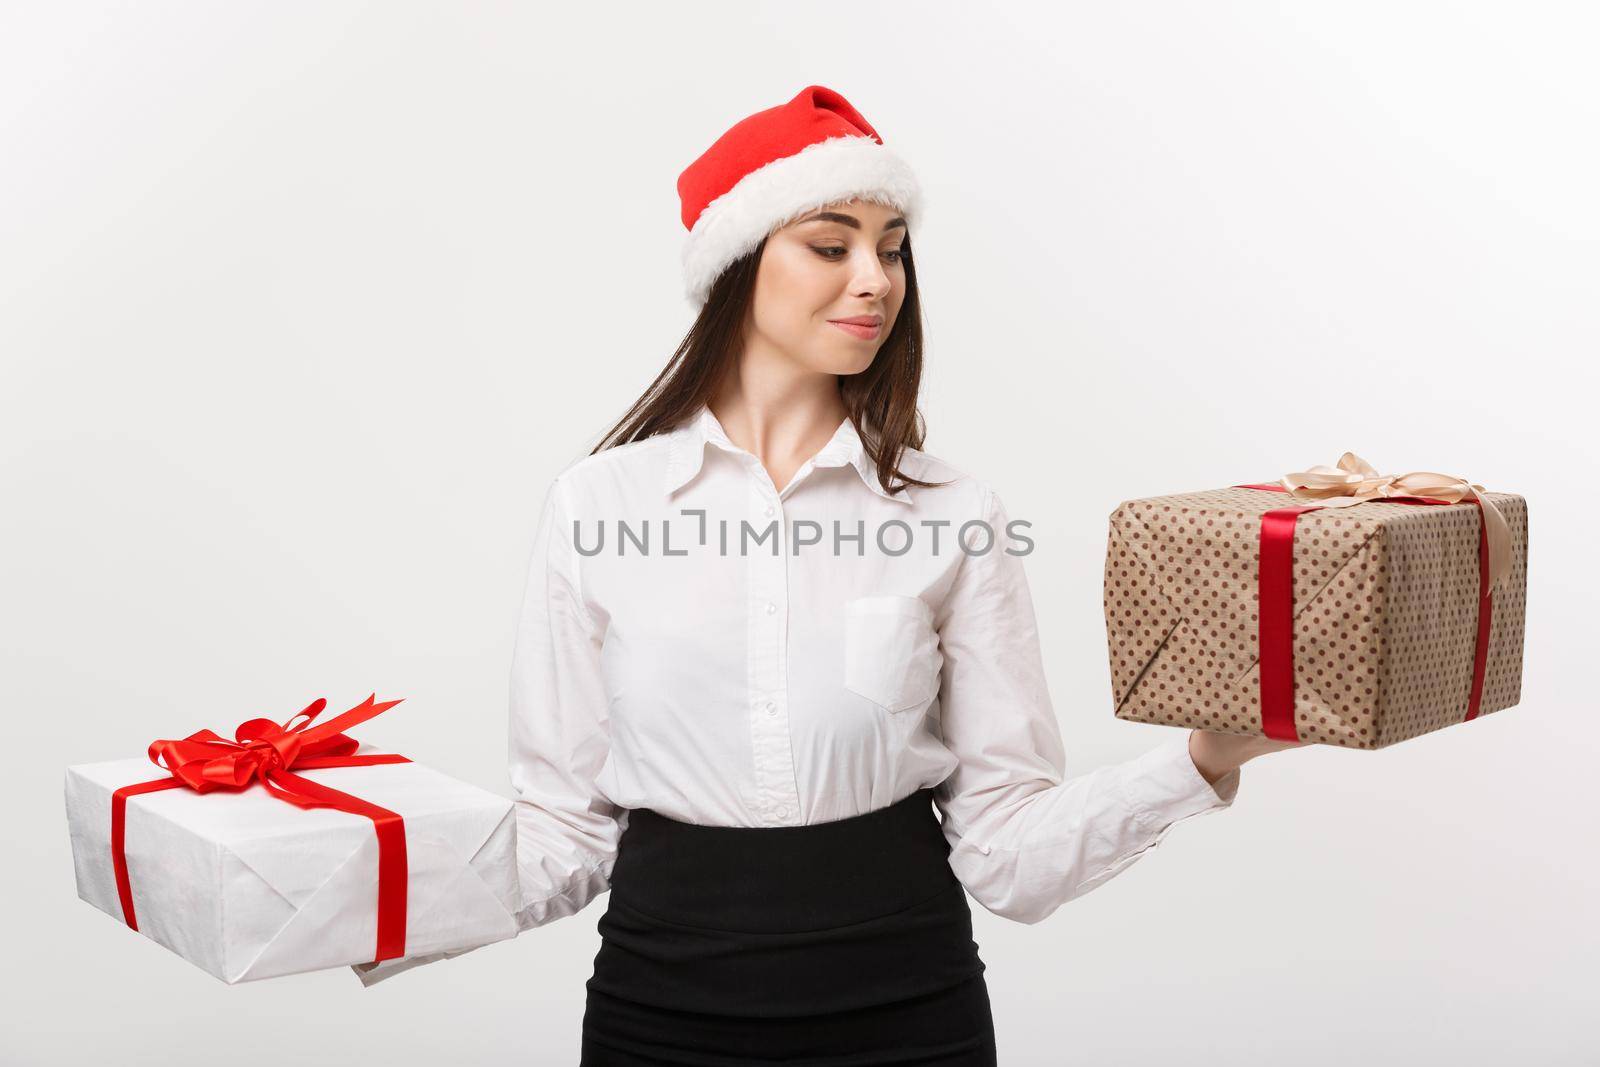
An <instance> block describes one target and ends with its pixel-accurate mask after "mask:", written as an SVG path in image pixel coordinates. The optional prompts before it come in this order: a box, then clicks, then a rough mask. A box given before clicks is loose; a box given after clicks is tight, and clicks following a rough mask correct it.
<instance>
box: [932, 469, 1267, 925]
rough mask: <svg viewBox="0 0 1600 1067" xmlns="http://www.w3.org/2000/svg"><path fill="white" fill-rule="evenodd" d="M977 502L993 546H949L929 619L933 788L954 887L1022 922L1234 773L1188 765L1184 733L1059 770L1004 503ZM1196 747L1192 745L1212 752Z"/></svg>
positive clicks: (1184, 813)
mask: <svg viewBox="0 0 1600 1067" xmlns="http://www.w3.org/2000/svg"><path fill="white" fill-rule="evenodd" d="M980 509H981V511H982V517H983V518H984V520H985V521H986V522H988V524H989V525H990V527H991V528H992V529H994V530H995V532H996V537H995V539H994V544H993V547H992V548H991V549H990V550H989V551H988V552H987V553H984V554H983V555H965V556H963V558H962V559H961V560H960V561H959V565H958V569H957V572H956V575H955V578H954V580H953V583H952V585H951V588H950V590H949V592H948V594H947V596H946V598H945V602H944V604H943V605H942V606H941V608H940V609H939V612H938V614H937V616H936V619H935V624H936V626H937V628H938V630H939V640H940V649H941V651H942V653H943V655H944V666H943V669H942V677H941V680H940V681H941V685H940V695H939V715H940V728H941V731H942V735H943V740H944V743H945V746H946V747H947V748H949V749H950V750H951V752H953V753H954V754H955V755H956V756H957V757H958V759H959V761H960V762H959V764H958V765H957V767H956V769H955V770H954V771H952V772H951V774H950V776H949V777H948V778H946V779H945V780H944V781H943V782H941V783H940V784H939V786H938V787H937V788H936V789H935V791H934V798H935V802H936V804H937V805H938V807H939V809H940V811H941V813H942V814H943V815H944V829H945V836H946V838H947V839H948V840H949V841H950V844H951V852H950V865H951V867H952V868H953V869H954V871H955V873H956V875H957V876H958V877H959V878H960V879H961V881H962V883H963V884H964V885H965V886H966V887H967V890H968V891H969V892H970V893H971V894H972V895H973V897H974V898H975V899H977V900H978V902H979V903H981V904H982V905H983V906H984V907H985V908H987V909H988V910H989V911H991V912H994V913H995V914H997V915H1002V916H1004V917H1006V918H1010V919H1014V920H1016V921H1018V922H1025V923H1034V922H1038V921H1040V920H1041V919H1043V918H1045V917H1046V916H1048V915H1049V914H1050V913H1051V912H1053V911H1054V910H1055V909H1056V908H1057V907H1059V906H1060V905H1061V904H1063V903H1065V902H1066V901H1068V900H1071V899H1072V898H1074V897H1076V896H1080V895H1082V894H1084V893H1086V892H1088V891H1089V890H1091V889H1093V888H1095V887H1096V886H1099V885H1101V884H1103V883H1104V882H1106V881H1107V880H1109V879H1110V878H1112V877H1113V876H1115V875H1116V874H1117V873H1119V872H1121V871H1122V870H1124V869H1126V868H1127V867H1128V866H1129V865H1130V864H1131V863H1133V862H1135V861H1136V860H1137V859H1138V858H1139V857H1141V856H1142V855H1144V854H1145V853H1147V852H1148V851H1149V850H1150V849H1152V848H1154V847H1156V846H1157V845H1158V844H1159V843H1160V841H1161V840H1162V838H1164V837H1165V836H1166V834H1167V833H1168V832H1169V831H1170V830H1171V828H1172V827H1173V826H1174V825H1175V824H1177V823H1178V822H1180V821H1182V820H1183V819H1186V818H1189V817H1191V816H1194V815H1199V814H1202V813H1205V812H1210V811H1215V810H1218V809H1220V808H1225V807H1227V806H1229V805H1230V804H1232V803H1233V799H1234V796H1235V794H1236V793H1237V791H1238V787H1239V772H1238V766H1237V764H1234V765H1232V766H1228V763H1229V760H1228V759H1219V760H1216V761H1215V762H1211V761H1209V760H1208V762H1207V765H1206V771H1207V772H1208V773H1202V771H1201V769H1200V767H1199V765H1198V764H1197V761H1196V760H1195V758H1194V757H1193V756H1191V754H1190V745H1191V741H1192V738H1193V737H1194V734H1193V733H1191V732H1185V733H1183V734H1181V735H1179V736H1176V737H1173V738H1171V739H1170V740H1168V741H1166V742H1164V743H1163V744H1161V745H1159V746H1158V747H1156V748H1154V749H1152V750H1150V751H1148V752H1146V753H1144V754H1143V755H1141V756H1139V757H1137V758H1135V759H1132V760H1129V761H1127V762H1124V763H1121V764H1115V765H1112V766H1107V767H1099V768H1096V769H1095V770H1093V771H1090V772H1089V773H1087V774H1084V775H1081V776H1079V777H1076V778H1070V779H1069V778H1067V777H1066V774H1065V765H1066V761H1065V753H1064V750H1063V746H1062V741H1061V732H1060V728H1059V726H1058V725H1057V723H1056V717H1055V712H1054V710H1053V708H1052V707H1051V702H1050V697H1049V694H1048V691H1047V689H1046V686H1045V678H1044V662H1043V656H1042V655H1041V652H1040V644H1039V635H1038V630H1037V626H1036V622H1035V617H1034V611H1033V602H1032V599H1031V595H1030V593H1029V589H1028V582H1027V577H1026V575H1025V574H1024V572H1023V566H1022V560H1021V559H1020V558H1019V557H1017V556H1013V555H1008V554H1007V553H1006V551H1005V546H1006V544H1007V539H1006V538H1005V537H1003V536H1001V535H1003V534H1004V532H1005V529H1006V523H1007V521H1008V518H1007V515H1006V510H1005V507H1004V505H1003V504H1002V503H1001V501H1000V499H999V497H998V496H996V495H995V494H994V493H993V492H992V491H989V490H987V489H985V490H982V495H981V501H980ZM1206 744H1208V743H1202V744H1201V745H1200V746H1199V748H1198V751H1200V752H1201V754H1202V756H1209V755H1211V754H1212V750H1211V749H1210V748H1208V747H1206ZM1217 772H1220V773H1217Z"/></svg>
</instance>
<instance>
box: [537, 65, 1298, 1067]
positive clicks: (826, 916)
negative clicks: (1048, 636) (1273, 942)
mask: <svg viewBox="0 0 1600 1067" xmlns="http://www.w3.org/2000/svg"><path fill="white" fill-rule="evenodd" d="M678 190H679V193H680V196H681V198H682V204H683V221H684V225H685V226H686V227H688V229H689V240H688V245H687V247H686V248H685V253H684V264H685V269H686V273H687V283H688V292H689V296H690V299H691V300H692V301H693V302H694V303H695V304H696V305H697V306H698V307H699V316H698V318H697V319H696V321H695V323H694V325H693V327H692V328H691V329H690V331H689V334H688V336H687V338H686V339H685V340H684V342H683V344H682V345H681V346H680V348H679V350H678V351H677V353H676V354H675V355H674V357H673V359H672V360H671V361H670V362H669V364H668V365H667V367H666V368H665V369H664V370H663V371H662V372H661V374H660V375H659V376H658V377H657V379H656V380H655V382H654V383H652V385H651V387H650V389H649V390H648V391H647V392H646V393H645V395H644V396H642V397H641V398H640V399H639V400H638V401H636V402H635V403H634V405H633V407H632V408H631V410H629V412H628V413H627V414H626V415H625V416H624V417H623V418H622V420H621V421H620V422H619V423H618V424H617V425H616V426H614V427H613V428H612V429H611V430H610V432H609V433H608V434H607V435H606V437H605V438H604V439H603V440H602V441H601V443H600V445H599V446H598V447H597V448H596V449H595V450H594V452H593V453H591V454H590V455H588V456H586V457H584V458H583V459H581V460H579V461H578V462H576V463H573V464H571V465H569V466H568V467H567V468H566V469H565V470H563V471H562V472H561V473H560V474H559V475H558V476H557V477H556V478H555V479H554V481H553V482H552V484H551V485H550V486H549V487H548V490H547V495H546V497H545V500H544V506H543V513H542V517H541V520H540V523H539V527H538V534H537V541H536V549H535V556H534V560H533V566H532V569H531V572H530V576H529V581H528V585H527V595H526V602H525V605H524V609H523V614H522V622H521V626H520V629H519V633H518V643H517V651H516V656H515V662H514V665H513V686H512V704H511V753H510V754H511V778H512V783H513V786H514V787H515V790H516V795H517V800H518V803H517V812H518V841H519V846H518V847H519V856H520V873H521V883H522V893H523V907H522V912H521V915H520V925H521V926H522V928H523V929H528V928H532V927H535V926H539V925H542V924H544V923H548V922H551V921H553V920H555V919H559V918H561V917H563V916H567V915H571V914H573V913H575V912H577V911H578V910H579V909H581V908H583V907H584V906H585V905H587V904H588V903H589V902H590V901H592V900H594V899H595V898H596V897H598V896H600V895H601V894H602V893H606V892H607V891H608V890H609V897H608V903H607V907H606V911H605V913H604V914H603V915H602V916H601V918H600V920H599V929H600V933H601V935H602V945H601V948H600V951H599V954H598V955H597V956H596V957H595V960H594V973H593V976H592V977H591V978H590V979H589V982H588V987H587V988H588V1001H587V1007H586V1011H585V1015H584V1020H583V1039H582V1040H583V1054H582V1063H583V1064H584V1065H586V1067H611V1065H640V1064H657V1063H672V1064H723V1065H726V1064H737V1063H748V1062H757V1061H759V1062H766V1061H781V1062H785V1063H816V1064H823V1063H827V1064H846V1063H848V1064H852V1065H858V1064H871V1063H895V1064H913V1063H915V1064H929V1065H944V1067H957V1065H963V1067H964V1065H977V1064H994V1063H995V1062H996V1049H995V1037H994V1029H993V1022H992V1019H991V1015H990V1005H989V998H988V992H987V988H986V985H985V982H984V978H983V970H984V963H983V962H982V961H981V960H980V959H979V956H978V952H977V948H978V946H977V945H976V943H975V942H974V941H973V939H972V917H971V912H970V910H969V908H968V905H967V901H966V894H967V893H970V894H971V895H972V896H974V897H976V898H977V900H978V901H979V902H980V903H981V904H982V905H983V906H984V907H986V908H987V909H988V910H990V911H992V912H994V913H995V914H998V915H1003V916H1006V917H1007V918H1011V919H1015V920H1017V921H1019V922H1026V923H1033V922H1038V921H1039V920H1041V919H1043V918H1045V917H1046V916H1047V915H1049V914H1050V913H1051V912H1052V911H1054V910H1055V909H1056V908H1057V907H1058V906H1060V905H1061V904H1062V903H1064V902H1065V901H1068V900H1070V899H1072V898H1073V897H1075V896H1078V895H1080V894H1082V893H1084V892H1087V891H1088V890H1090V889H1092V888H1094V887H1095V886H1097V885H1099V884H1101V883H1103V882H1104V881H1106V880H1107V879H1109V878H1111V877H1112V876H1113V875H1115V874H1117V873H1118V872H1120V871H1122V870H1123V869H1125V868H1126V867H1127V866H1128V865H1129V864H1130V863H1132V862H1134V861H1135V860H1136V859H1137V858H1138V857H1139V856H1141V855H1143V854H1144V853H1145V852H1146V851H1148V850H1149V849H1150V848H1152V847H1153V846H1155V845H1156V844H1157V843H1158V842H1159V841H1160V840H1161V839H1162V837H1164V836H1165V835H1166V833H1167V832H1168V830H1169V829H1170V828H1171V827H1172V825H1173V824H1175V823H1176V822H1178V821H1180V820H1182V819H1184V818H1187V817H1190V816H1193V815H1196V814H1199V813H1202V812H1208V811H1213V810H1216V809H1219V808H1223V807H1226V806H1228V805H1229V804H1231V803H1232V800H1233V797H1234V794H1235V792H1236V790H1237V788H1238V781H1239V773H1238V768H1239V766H1240V765H1241V764H1243V763H1244V762H1245V761H1246V760H1248V759H1250V758H1252V757H1254V756H1256V755H1260V754H1262V753H1264V752H1268V751H1272V750H1274V749H1277V748H1282V747H1288V746H1286V745H1284V744H1282V743H1280V742H1271V741H1265V740H1262V739H1255V738H1247V737H1240V736H1232V735H1223V734H1213V733H1205V732H1200V731H1192V732H1186V733H1185V734H1183V735H1180V736H1178V737H1176V738H1174V739H1173V740H1172V741H1171V742H1169V743H1167V744H1164V745H1162V746H1161V747H1159V748H1157V749H1155V750H1153V751H1151V752H1149V753H1147V754H1145V755H1143V756H1141V757H1139V758H1138V759H1135V760H1132V761H1130V762H1128V763H1125V764H1122V765H1118V766H1111V767H1105V768H1101V769H1098V770H1096V771H1094V772H1092V773H1090V774H1087V775H1084V776H1082V777H1078V778H1074V779H1071V780H1066V779H1065V778H1064V766H1065V764H1064V758H1063V750H1062V741H1061V736H1060V732H1059V729H1058V727H1057V724H1056V717H1055V713H1054V711H1053V710H1052V707H1051V703H1050V698H1049V695H1048V694H1047V692H1046V688H1045V680H1044V666H1043V662H1042V656H1041V653H1040V647H1039V640H1038V633H1037V631H1036V629H1035V624H1034V613H1033V605H1032V602H1031V599H1030V595H1029V590H1028V584H1027V580H1026V578H1025V576H1024V573H1023V565H1022V562H1021V559H1020V556H1021V555H1022V554H1025V553H1026V551H1027V550H1028V547H1029V546H1030V545H1031V540H1030V539H1028V538H1027V536H1026V532H1025V531H1026V524H1025V523H1019V524H1016V525H1013V524H1012V523H1011V522H1010V521H1009V518H1008V515H1007V512H1006V509H1005V507H1004V505H1003V504H1002V503H1001V501H1000V498H999V497H998V496H997V495H996V494H995V493H994V491H993V490H992V489H990V488H989V487H988V486H987V485H985V484H984V483H983V482H981V481H979V480H977V479H975V478H973V477H971V476H970V475H968V474H966V473H964V472H962V471H960V470H958V469H956V468H955V467H952V466H951V465H949V464H948V463H945V462H943V461H942V460H939V459H937V458H935V457H934V456H933V455H931V454H929V453H927V452H925V451H923V450H922V444H923V428H922V425H921V421H920V417H919V415H918V412H917V392H918V385H919V382H920V380H921V374H922V332H921V325H920V321H919V318H920V312H919V306H918V297H917V286H916V271H915V268H914V265H913V259H912V257H911V238H910V234H911V230H912V229H913V228H914V226H915V223H916V219H917V217H918V210H919V194H918V187H917V183H916V180H915V178H914V177H913V175H912V173H911V171H910V170H909V168H908V167H907V166H906V165H905V163H904V162H902V161H901V160H900V159H899V158H897V157H896V156H894V155H893V154H891V153H890V151H889V150H888V149H886V148H884V147H883V144H882V140H881V138H880V137H879V136H878V134H877V132H876V131H875V130H874V129H873V128H872V127H871V126H870V125H869V124H868V123H867V121H866V120H865V119H864V118H863V117H862V116H861V115H860V114H859V113H858V112H857V111H856V110H855V109H853V108H852V107H851V106H850V104H849V103H848V102H846V101H845V99H844V98H843V97H841V96H840V95H839V94H838V93H835V92H832V91H831V90H829V89H826V88H823V87H821V86H815V85H813V86H808V87H807V88H805V89H803V90H802V91H801V92H800V93H799V94H797V95H796V96H795V97H794V98H793V99H791V100H790V101H788V102H787V103H785V104H782V105H780V106H778V107H774V108H771V109H768V110H765V111H761V112H759V113H757V114H754V115H751V116H750V117H748V118H746V119H744V120H743V121H741V122H739V123H738V124H737V125H735V126H733V127H732V128H731V129H730V130H728V132H727V133H725V134H724V135H723V136H722V137H721V138H720V139H718V140H717V142H716V143H715V144H713V145H712V146H711V147H710V148H709V149H708V150H707V151H706V152H705V153H704V154H703V155H701V156H700V158H698V159H697V160H696V161H695V162H694V163H693V164H691V165H690V166H689V168H688V169H687V170H685V171H684V172H683V174H682V176H681V177H680V178H679V180H678ZM936 813H937V814H936Z"/></svg>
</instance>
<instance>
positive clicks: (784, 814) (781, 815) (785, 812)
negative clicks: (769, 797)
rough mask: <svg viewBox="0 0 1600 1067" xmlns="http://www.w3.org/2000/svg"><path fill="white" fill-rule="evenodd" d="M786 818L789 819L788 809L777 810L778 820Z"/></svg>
mask: <svg viewBox="0 0 1600 1067" xmlns="http://www.w3.org/2000/svg"><path fill="white" fill-rule="evenodd" d="M788 817H789V809H788V808H779V809H778V818H780V819H787V818H788Z"/></svg>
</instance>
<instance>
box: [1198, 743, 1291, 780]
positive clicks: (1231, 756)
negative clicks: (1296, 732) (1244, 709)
mask: <svg viewBox="0 0 1600 1067" xmlns="http://www.w3.org/2000/svg"><path fill="white" fill-rule="evenodd" d="M1304 745H1305V742H1303V741H1274V740H1272V739H1271V738H1266V737H1255V736H1253V735H1248V734H1219V733H1217V732H1215V731H1213V730H1190V731H1189V758H1190V759H1191V760H1193V761H1194V767H1195V770H1197V771H1199V772H1200V777H1202V778H1204V779H1205V780H1206V782H1207V783H1208V784H1210V785H1216V784H1217V781H1218V780H1219V779H1221V778H1224V777H1226V776H1227V775H1229V774H1231V773H1233V772H1234V771H1236V770H1238V769H1239V768H1240V767H1242V766H1244V765H1245V764H1246V763H1248V762H1249V761H1251V760H1253V759H1255V758H1256V757H1257V756H1264V755H1266V754H1267V753H1268V752H1277V751H1280V750H1282V749H1285V748H1300V747H1302V746H1304Z"/></svg>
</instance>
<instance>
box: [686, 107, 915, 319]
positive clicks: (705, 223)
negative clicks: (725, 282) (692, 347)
mask: <svg viewBox="0 0 1600 1067" xmlns="http://www.w3.org/2000/svg"><path fill="white" fill-rule="evenodd" d="M678 197H679V199H680V200H681V201H682V203H683V224H684V226H686V227H687V228H688V230H689V240H688V242H687V243H686V244H685V245H684V248H683V274H684V284H685V287H686V295H687V296H688V298H689V301H690V302H691V303H692V304H694V305H695V306H696V307H699V306H700V305H702V304H704V303H705V300H706V296H707V295H708V294H709V293H710V292H711V285H712V283H713V282H715V281H716V280H717V276H718V275H720V274H721V273H722V272H723V270H725V269H726V268H727V267H728V265H729V264H731V263H733V262H734V261H735V260H737V259H738V258H740V257H741V256H744V255H746V254H748V253H749V252H751V251H753V250H754V249H755V247H756V246H757V245H759V244H760V243H761V242H762V240H763V239H764V238H766V236H767V235H768V234H770V233H772V231H774V230H776V229H778V228H780V227H781V226H782V225H784V224H785V223H787V222H790V221H792V220H793V219H795V218H797V217H799V216H800V215H802V214H804V213H805V212H808V211H812V210H814V209H816V208H819V207H822V206H824V205H826V204H831V203H834V202H836V201H839V200H850V199H861V200H873V201H878V202H881V203H886V204H890V205H892V206H893V207H895V208H896V209H897V210H899V212H900V214H902V215H903V216H905V219H906V223H907V224H908V225H914V224H915V221H916V218H917V216H918V215H919V214H920V211H921V199H922V194H921V190H920V188H919V187H918V185H917V179H916V176H915V175H914V174H913V173H912V171H911V168H910V167H909V166H907V165H906V163H905V162H904V161H903V160H901V159H900V157H899V156H897V155H895V154H894V153H893V152H891V151H889V149H887V148H885V147H883V138H882V137H879V136H878V131H876V130H874V129H873V128H872V125H871V124H870V123H869V122H867V120H866V119H864V118H862V117H861V113H860V112H858V111H857V110H856V109H855V108H853V107H851V106H850V102H849V101H848V100H846V99H845V98H844V97H842V96H840V95H839V94H838V93H836V92H834V91H833V90H832V89H828V88H825V87H823V86H821V85H808V86H806V87H805V88H804V89H802V90H800V92H799V93H798V94H796V95H795V97H794V99H792V100H790V101H789V102H788V103H787V104H780V105H778V106H777V107H772V108H768V109H767V110H765V111H758V112H756V113H755V114H754V115H750V116H749V117H747V118H744V119H741V120H740V121H739V122H738V123H737V124H735V125H734V126H733V128H732V129H730V130H728V132H727V133H724V134H723V135H722V136H721V137H719V138H717V141H716V143H715V144H713V145H712V146H711V147H710V148H708V149H706V151H705V152H704V153H703V154H702V155H701V156H700V158H699V159H696V160H695V161H694V162H693V163H691V164H689V166H688V168H687V169H685V170H684V172H683V173H682V174H680V175H678Z"/></svg>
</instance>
